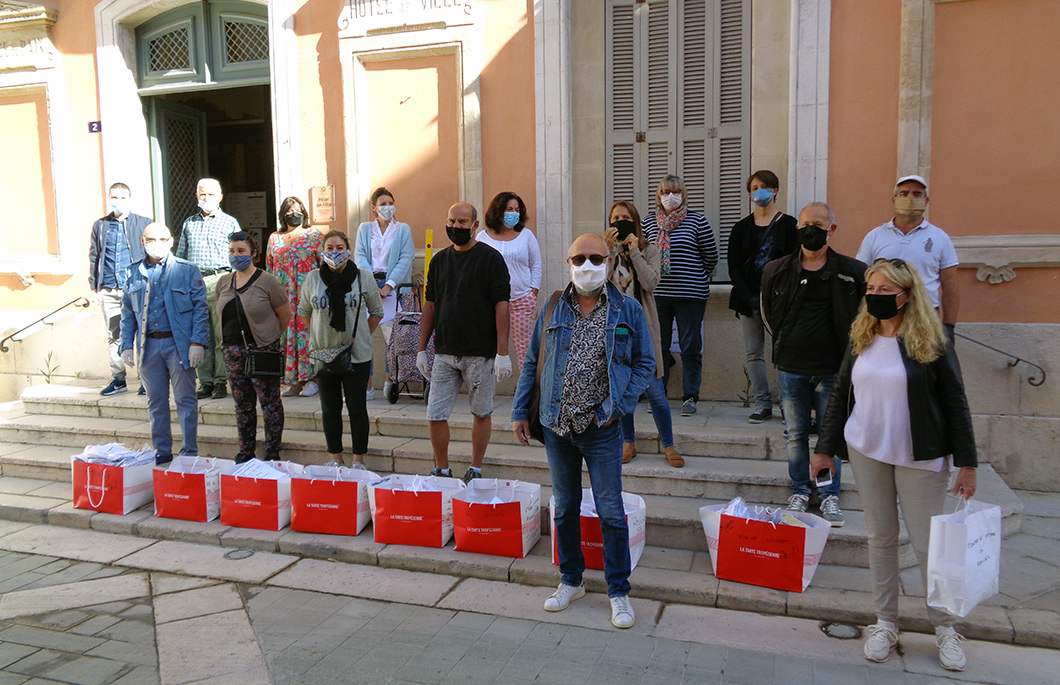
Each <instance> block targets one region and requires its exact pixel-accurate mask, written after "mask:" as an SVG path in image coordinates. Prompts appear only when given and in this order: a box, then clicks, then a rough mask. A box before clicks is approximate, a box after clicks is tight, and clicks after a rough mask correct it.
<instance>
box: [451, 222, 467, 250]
mask: <svg viewBox="0 0 1060 685" xmlns="http://www.w3.org/2000/svg"><path fill="white" fill-rule="evenodd" d="M445 234H446V235H447V236H449V240H451V241H453V245H458V246H461V247H463V246H464V245H467V244H468V243H469V242H470V241H471V229H470V228H457V227H456V226H446V227H445Z"/></svg>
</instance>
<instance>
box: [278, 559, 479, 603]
mask: <svg viewBox="0 0 1060 685" xmlns="http://www.w3.org/2000/svg"><path fill="white" fill-rule="evenodd" d="M458 581H459V579H458V578H455V577H453V576H447V575H442V574H436V573H417V572H415V571H404V570H401V569H392V568H388V569H381V568H377V567H372V566H357V565H353V564H342V563H337V562H329V561H319V560H317V559H303V560H302V561H299V562H298V563H297V564H295V565H294V566H293V567H291V568H290V569H288V570H286V571H284V572H283V573H280V574H279V575H277V576H275V577H274V578H271V579H269V581H268V583H269V584H270V585H279V586H281V587H290V588H298V589H305V590H316V591H319V592H330V593H334V594H337V595H349V596H353V597H365V598H368V599H380V600H384V601H392V602H393V601H400V602H406V603H409V604H424V605H427V606H432V605H434V604H436V603H437V602H438V600H439V599H441V598H442V596H444V595H445V594H446V593H447V592H448V591H449V590H450V588H452V587H453V585H455V584H456V583H457V582H458Z"/></svg>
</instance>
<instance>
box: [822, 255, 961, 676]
mask: <svg viewBox="0 0 1060 685" xmlns="http://www.w3.org/2000/svg"><path fill="white" fill-rule="evenodd" d="M865 280H866V283H867V289H866V293H867V294H866V295H865V300H864V301H863V302H862V304H861V307H860V309H859V311H858V315H857V318H855V319H854V324H853V326H852V327H851V330H850V347H849V348H848V349H847V352H846V355H845V356H844V359H843V364H842V366H841V367H840V369H839V376H838V378H837V379H836V384H835V389H834V390H833V391H832V397H831V399H830V400H829V402H828V410H827V411H826V412H825V416H824V420H823V421H822V422H821V427H820V437H819V439H818V442H817V449H816V452H817V454H814V456H813V459H812V460H811V463H810V473H811V475H812V476H813V477H816V475H817V473H818V472H820V471H823V470H825V469H828V470H831V469H832V457H833V456H838V457H840V458H844V459H846V458H849V460H850V465H851V467H852V468H853V469H854V476H855V478H856V479H857V483H858V493H859V494H860V495H861V502H862V506H863V508H864V510H865V526H866V528H867V529H868V534H869V571H870V573H871V576H872V593H873V597H874V598H875V602H876V617H877V622H876V624H875V625H872V626H869V627H868V629H867V630H866V633H867V635H868V637H867V639H866V640H865V644H864V653H865V658H866V659H868V660H869V661H876V662H882V661H886V660H887V658H888V657H889V656H890V654H891V651H892V650H893V649H894V648H895V646H896V645H897V644H898V625H897V621H898V594H899V587H898V573H899V570H900V567H899V563H898V530H899V528H898V515H899V506H900V507H901V516H902V519H903V520H904V521H905V527H906V530H907V531H908V533H909V541H910V542H911V543H912V545H913V550H914V551H915V552H916V557H917V563H918V564H919V566H920V574H921V576H922V577H923V578H924V579H925V585H926V583H927V581H926V578H927V551H928V539H929V537H930V532H931V517H932V516H935V515H937V514H941V513H942V507H943V503H944V502H945V499H946V492H947V489H948V485H949V478H950V468H951V463H952V466H953V467H956V468H957V469H958V472H957V478H956V483H955V485H954V486H953V488H952V490H951V492H952V493H953V494H954V495H959V496H961V497H964V498H969V497H971V496H972V495H974V494H975V489H976V472H975V468H976V466H977V459H976V452H975V438H974V437H973V435H972V418H971V414H970V413H969V411H968V400H967V398H966V397H965V394H964V384H963V381H962V380H961V370H960V366H959V365H958V363H957V355H956V353H955V352H954V350H953V345H952V343H950V342H949V341H948V339H947V338H946V335H945V334H944V332H943V328H942V322H941V321H940V320H939V317H938V314H937V313H936V312H935V310H934V308H933V307H932V304H931V300H930V298H929V297H928V294H927V291H926V290H925V288H924V283H923V281H922V280H921V279H920V276H919V275H918V274H917V272H916V268H915V267H913V266H912V265H910V264H908V263H906V262H904V261H902V260H900V259H890V260H876V262H874V263H873V265H872V266H871V267H869V269H868V271H866V272H865ZM848 455H849V457H848ZM927 613H928V619H929V620H930V621H931V623H932V624H933V625H934V626H935V642H936V644H937V646H938V649H939V663H941V664H942V666H943V668H946V669H948V670H951V671H963V670H964V666H965V663H966V660H965V656H964V650H963V649H962V647H961V644H960V643H961V641H962V640H963V639H964V638H963V637H962V636H961V635H959V634H958V633H957V632H956V631H954V629H953V625H954V623H955V622H956V617H954V616H951V615H949V614H947V613H945V612H942V611H940V610H938V609H934V608H932V607H930V606H929V607H928V610H927Z"/></svg>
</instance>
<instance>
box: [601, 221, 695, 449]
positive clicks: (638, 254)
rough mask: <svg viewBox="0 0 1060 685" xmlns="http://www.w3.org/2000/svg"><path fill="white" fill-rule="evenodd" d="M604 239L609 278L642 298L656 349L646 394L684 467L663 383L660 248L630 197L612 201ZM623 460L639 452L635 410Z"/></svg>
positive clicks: (625, 426) (625, 431)
mask: <svg viewBox="0 0 1060 685" xmlns="http://www.w3.org/2000/svg"><path fill="white" fill-rule="evenodd" d="M604 240H605V241H606V242H607V246H608V248H609V249H610V250H611V256H612V259H611V265H610V266H609V267H608V274H607V275H608V278H610V279H611V283H613V284H614V285H615V287H616V288H618V289H619V290H621V291H622V292H623V293H625V294H626V295H629V296H630V297H632V298H634V299H636V300H637V302H640V306H641V308H642V309H643V310H644V318H645V319H647V321H648V333H650V334H651V346H652V349H653V350H654V352H655V378H654V379H652V381H651V383H648V388H647V390H645V392H644V394H645V395H647V396H648V406H650V407H651V412H652V418H654V419H655V428H656V429H658V431H659V441H660V442H661V443H662V446H663V453H664V454H665V455H666V461H667V463H669V464H670V466H674V467H677V468H680V467H682V466H684V465H685V460H684V458H683V457H682V456H681V455H680V454H678V452H677V448H675V447H674V427H673V418H672V417H671V415H670V403H669V402H667V401H666V386H665V385H663V380H662V379H663V361H662V345H661V343H660V341H659V315H658V313H657V312H656V311H655V296H654V295H653V294H652V293H653V292H654V291H655V286H656V285H658V283H659V248H657V247H655V246H654V245H652V244H651V243H650V242H648V239H647V238H645V237H644V232H643V230H642V229H641V225H640V212H638V211H637V208H636V207H635V206H634V205H633V203H632V202H629V201H628V200H619V201H617V202H615V203H614V204H613V205H611V210H610V211H609V212H608V213H607V228H606V229H605V230H604ZM621 426H622V463H623V464H628V463H629V462H630V461H632V460H633V457H635V456H637V442H636V431H635V430H634V428H633V414H626V415H625V416H623V417H622V419H621Z"/></svg>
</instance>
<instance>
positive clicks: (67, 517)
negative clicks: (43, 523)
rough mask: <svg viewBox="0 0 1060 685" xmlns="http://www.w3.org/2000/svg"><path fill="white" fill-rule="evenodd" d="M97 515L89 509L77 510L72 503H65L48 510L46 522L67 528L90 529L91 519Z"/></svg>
mask: <svg viewBox="0 0 1060 685" xmlns="http://www.w3.org/2000/svg"><path fill="white" fill-rule="evenodd" d="M98 513H99V512H96V511H92V510H90V509H77V508H76V507H74V504H73V502H66V503H65V504H60V505H59V506H57V507H52V508H51V509H49V510H48V520H47V522H48V523H49V524H50V525H53V526H65V527H67V528H91V527H92V517H93V516H95V515H96V514H98Z"/></svg>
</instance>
